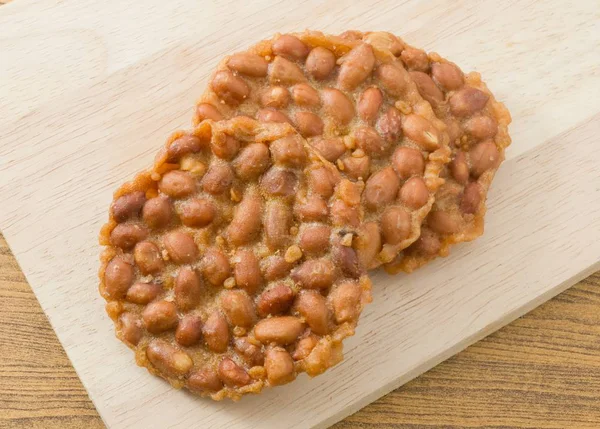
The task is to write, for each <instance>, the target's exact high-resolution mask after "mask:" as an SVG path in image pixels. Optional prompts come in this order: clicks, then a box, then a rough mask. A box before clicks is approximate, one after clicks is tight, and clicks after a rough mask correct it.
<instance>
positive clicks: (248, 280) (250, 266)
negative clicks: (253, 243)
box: [234, 249, 263, 294]
mask: <svg viewBox="0 0 600 429" xmlns="http://www.w3.org/2000/svg"><path fill="white" fill-rule="evenodd" d="M234 260H236V261H237V262H236V263H235V268H234V276H235V283H236V285H237V286H238V287H240V288H242V289H244V290H245V291H246V292H248V293H249V294H253V293H254V292H256V291H257V290H258V288H259V287H260V286H261V285H262V284H263V278H262V273H261V272H260V266H259V263H258V258H257V257H256V255H254V253H253V252H252V251H251V250H245V249H240V250H238V251H237V253H236V254H235V259H234Z"/></svg>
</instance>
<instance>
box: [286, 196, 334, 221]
mask: <svg viewBox="0 0 600 429" xmlns="http://www.w3.org/2000/svg"><path fill="white" fill-rule="evenodd" d="M328 212H329V210H328V208H327V202H326V201H325V200H324V199H323V198H321V197H319V196H318V195H311V196H309V197H306V198H304V199H297V200H296V204H294V214H295V215H296V217H297V218H298V219H300V220H302V221H305V222H317V221H320V220H323V219H325V218H326V217H327V214H328Z"/></svg>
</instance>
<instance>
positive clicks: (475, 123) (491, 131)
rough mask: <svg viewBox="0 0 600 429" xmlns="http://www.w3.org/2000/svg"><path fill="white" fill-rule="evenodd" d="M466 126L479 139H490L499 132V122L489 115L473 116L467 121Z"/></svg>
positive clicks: (468, 131) (466, 129) (467, 130)
mask: <svg viewBox="0 0 600 429" xmlns="http://www.w3.org/2000/svg"><path fill="white" fill-rule="evenodd" d="M464 128H465V131H466V132H467V133H469V134H470V135H471V136H473V137H475V138H476V139H478V140H484V139H490V138H492V137H494V136H495V135H496V133H497V132H498V122H497V121H496V120H495V119H494V118H490V117H489V116H484V115H479V116H473V117H472V118H469V119H467V120H466V121H465V124H464Z"/></svg>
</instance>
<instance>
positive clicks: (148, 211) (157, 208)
mask: <svg viewBox="0 0 600 429" xmlns="http://www.w3.org/2000/svg"><path fill="white" fill-rule="evenodd" d="M172 214H173V209H172V208H171V203H170V201H169V198H167V197H166V196H164V195H161V196H158V197H155V198H151V199H149V200H148V201H146V204H144V208H143V209H142V218H143V219H144V222H145V223H146V224H147V225H148V226H149V227H150V228H162V227H164V226H167V225H168V224H169V223H170V222H171V216H172Z"/></svg>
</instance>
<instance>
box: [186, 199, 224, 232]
mask: <svg viewBox="0 0 600 429" xmlns="http://www.w3.org/2000/svg"><path fill="white" fill-rule="evenodd" d="M215 214H216V210H215V207H214V204H213V203H212V202H210V201H209V200H205V199H203V198H193V199H190V200H188V201H186V202H184V203H183V204H181V207H180V210H179V218H180V219H181V223H183V224H184V225H185V226H191V227H198V228H204V227H205V226H207V225H209V224H210V223H211V222H212V221H213V219H214V218H215Z"/></svg>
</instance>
